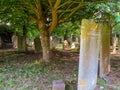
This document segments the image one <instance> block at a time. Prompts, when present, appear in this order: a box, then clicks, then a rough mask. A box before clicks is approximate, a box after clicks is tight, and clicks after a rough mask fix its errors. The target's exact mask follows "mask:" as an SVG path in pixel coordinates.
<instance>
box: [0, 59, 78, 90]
mask: <svg viewBox="0 0 120 90" xmlns="http://www.w3.org/2000/svg"><path fill="white" fill-rule="evenodd" d="M66 63H70V62H68V61H65V60H55V61H52V62H51V63H43V62H40V61H39V60H33V61H31V62H22V61H21V62H17V61H16V60H15V58H13V59H12V58H9V57H7V58H6V59H5V61H4V62H0V90H9V89H10V88H17V89H19V90H35V89H36V90H44V86H47V85H50V84H52V81H53V80H59V79H63V80H65V82H71V81H73V80H77V75H76V74H77V72H76V70H74V71H73V70H72V71H73V72H71V71H70V73H67V74H65V73H64V69H63V70H62V68H64V66H65V65H66ZM61 65H63V66H61ZM60 66H61V67H60ZM71 68H73V67H72V65H71ZM66 71H67V70H66ZM66 84H67V83H66ZM71 87H72V86H71ZM72 88H73V87H72ZM49 90H51V89H49ZM67 90H72V89H67ZM73 90H74V89H73Z"/></svg>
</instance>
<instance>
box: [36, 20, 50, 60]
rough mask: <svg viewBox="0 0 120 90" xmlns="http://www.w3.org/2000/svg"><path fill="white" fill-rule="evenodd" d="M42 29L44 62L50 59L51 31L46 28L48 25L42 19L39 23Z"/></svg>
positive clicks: (41, 38)
mask: <svg viewBox="0 0 120 90" xmlns="http://www.w3.org/2000/svg"><path fill="white" fill-rule="evenodd" d="M38 27H39V30H40V41H41V46H42V54H43V58H42V60H43V62H49V61H50V38H49V37H50V36H49V31H48V30H47V28H46V25H45V23H44V22H43V21H40V22H39V24H38Z"/></svg>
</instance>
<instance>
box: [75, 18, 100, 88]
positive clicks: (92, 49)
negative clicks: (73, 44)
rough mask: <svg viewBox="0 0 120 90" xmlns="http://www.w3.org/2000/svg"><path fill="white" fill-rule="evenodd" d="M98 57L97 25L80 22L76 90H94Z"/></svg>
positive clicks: (87, 21)
mask: <svg viewBox="0 0 120 90" xmlns="http://www.w3.org/2000/svg"><path fill="white" fill-rule="evenodd" d="M98 56H99V29H98V24H96V23H95V22H93V21H89V20H86V19H83V20H82V28H81V49H80V60H79V75H78V89H77V90H94V88H95V87H96V82H97V72H98Z"/></svg>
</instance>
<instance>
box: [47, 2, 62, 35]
mask: <svg viewBox="0 0 120 90" xmlns="http://www.w3.org/2000/svg"><path fill="white" fill-rule="evenodd" d="M60 3H61V0H57V1H56V3H55V4H54V7H53V8H52V23H51V25H50V27H49V29H48V30H49V34H51V33H52V31H53V30H54V28H55V27H56V25H57V24H58V16H57V9H58V7H59V5H60Z"/></svg>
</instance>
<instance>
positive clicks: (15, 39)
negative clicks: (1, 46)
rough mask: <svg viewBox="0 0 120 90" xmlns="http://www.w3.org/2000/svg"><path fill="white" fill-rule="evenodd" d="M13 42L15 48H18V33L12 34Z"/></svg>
mask: <svg viewBox="0 0 120 90" xmlns="http://www.w3.org/2000/svg"><path fill="white" fill-rule="evenodd" d="M12 44H13V48H17V47H18V38H17V36H16V35H13V36H12Z"/></svg>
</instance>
